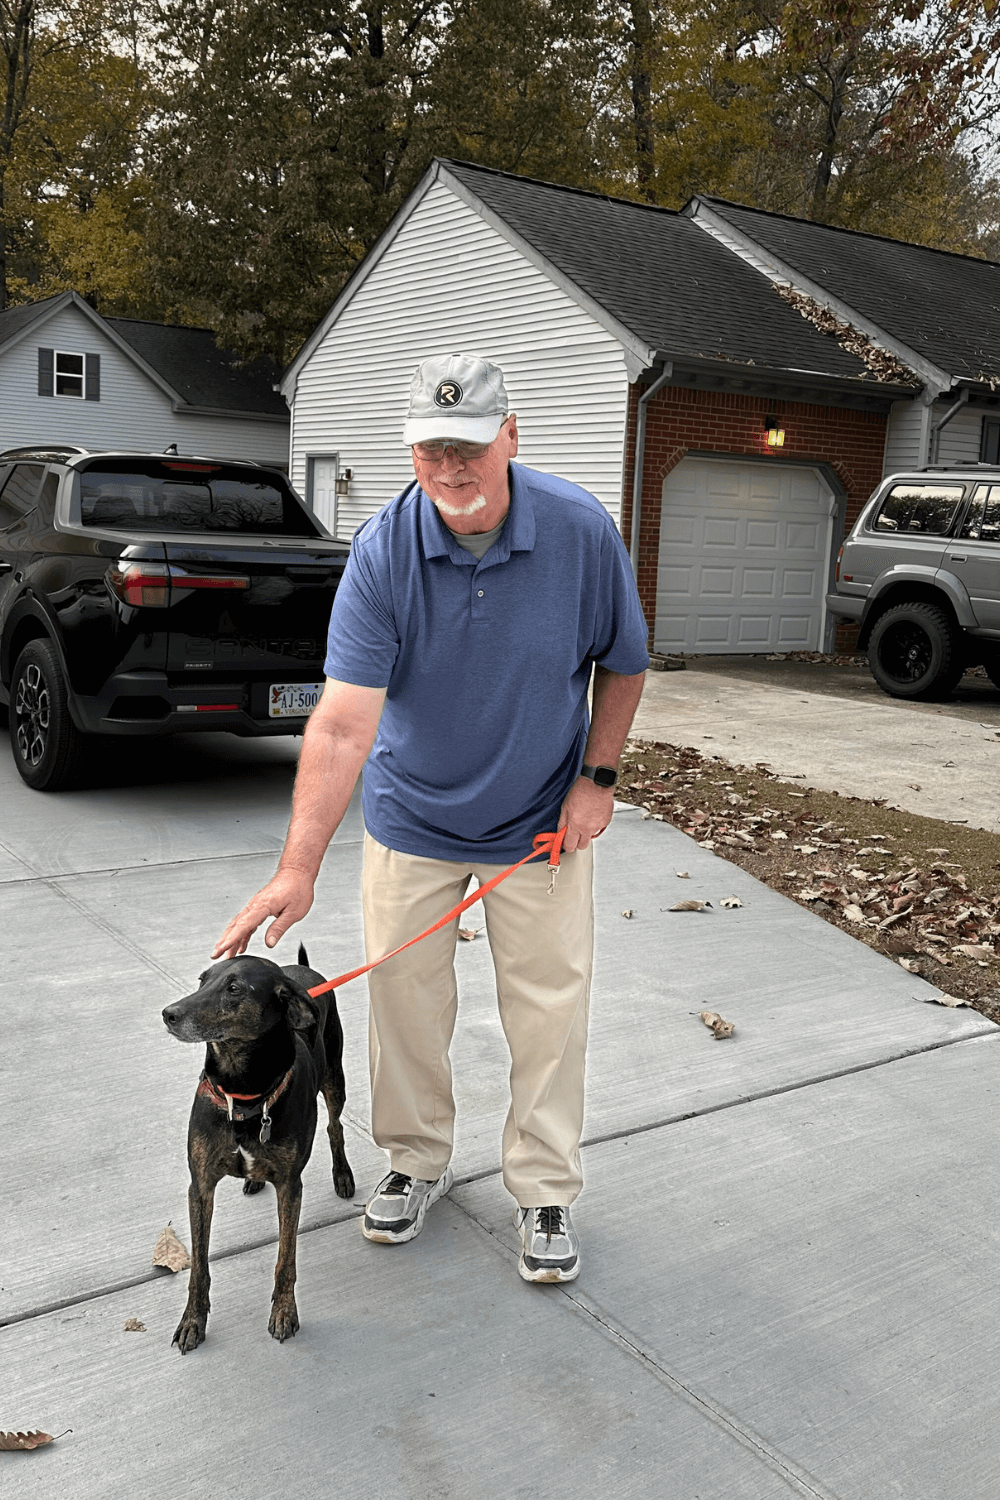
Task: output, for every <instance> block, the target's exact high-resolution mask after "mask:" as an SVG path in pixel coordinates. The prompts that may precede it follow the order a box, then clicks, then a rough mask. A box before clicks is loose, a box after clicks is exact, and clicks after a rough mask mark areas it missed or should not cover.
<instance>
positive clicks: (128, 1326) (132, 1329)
mask: <svg viewBox="0 0 1000 1500" xmlns="http://www.w3.org/2000/svg"><path fill="white" fill-rule="evenodd" d="M123 1331H124V1332H125V1333H145V1332H146V1325H145V1323H140V1322H139V1319H138V1318H127V1319H126V1321H125V1328H124V1330H123Z"/></svg>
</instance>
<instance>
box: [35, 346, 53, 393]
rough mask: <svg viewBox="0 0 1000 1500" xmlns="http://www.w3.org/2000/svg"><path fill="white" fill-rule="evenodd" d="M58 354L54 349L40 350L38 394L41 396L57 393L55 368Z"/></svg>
mask: <svg viewBox="0 0 1000 1500" xmlns="http://www.w3.org/2000/svg"><path fill="white" fill-rule="evenodd" d="M55 362H56V356H55V351H54V350H53V349H39V351H38V394H39V395H40V396H54V395H55V393H56V392H55V377H54V374H53V371H54V369H55Z"/></svg>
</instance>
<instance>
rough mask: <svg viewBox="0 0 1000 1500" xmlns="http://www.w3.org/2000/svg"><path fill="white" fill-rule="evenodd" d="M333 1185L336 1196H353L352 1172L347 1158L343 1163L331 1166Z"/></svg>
mask: <svg viewBox="0 0 1000 1500" xmlns="http://www.w3.org/2000/svg"><path fill="white" fill-rule="evenodd" d="M333 1186H334V1191H335V1192H336V1194H337V1197H338V1198H353V1197H354V1192H355V1188H354V1173H353V1172H352V1171H351V1169H350V1167H349V1166H348V1165H347V1158H346V1157H345V1158H344V1161H343V1163H342V1164H341V1163H335V1164H334V1168H333Z"/></svg>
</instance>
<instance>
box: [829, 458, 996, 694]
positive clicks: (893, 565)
mask: <svg viewBox="0 0 1000 1500" xmlns="http://www.w3.org/2000/svg"><path fill="white" fill-rule="evenodd" d="M826 602H827V607H828V608H829V610H830V611H831V613H832V614H835V615H841V616H843V617H845V618H846V619H849V620H857V621H858V622H859V623H860V626H861V631H860V635H859V638H858V646H859V649H861V650H864V649H865V648H866V647H867V650H868V662H869V665H870V666H871V669H872V675H873V676H874V678H875V681H876V682H877V683H878V684H879V686H880V687H881V688H882V689H884V691H885V692H887V693H889V694H891V696H892V697H894V698H942V697H946V696H947V695H948V694H949V693H950V692H951V691H952V690H953V688H954V687H955V685H956V683H957V682H958V680H959V678H960V677H961V675H962V673H963V672H964V671H965V669H966V667H969V666H974V665H976V664H977V663H980V662H981V663H982V665H983V666H984V667H985V668H986V671H987V673H988V674H989V676H990V678H991V680H992V681H993V682H995V683H996V685H997V686H998V687H1000V469H998V468H997V467H996V466H994V465H989V464H962V465H958V466H957V467H956V466H952V467H949V468H940V467H937V468H926V469H915V470H913V471H911V472H910V473H905V474H892V475H890V477H889V478H888V479H884V480H883V481H882V483H881V484H880V485H879V487H878V489H877V490H876V491H875V493H874V495H873V496H872V498H871V499H870V500H869V501H868V504H867V505H866V506H865V508H864V510H863V511H862V512H861V514H860V516H859V517H858V519H857V521H856V522H855V524H854V528H853V530H852V531H851V534H850V536H849V537H848V538H847V540H846V541H845V542H844V545H843V546H842V547H841V549H840V555H839V557H838V558H837V571H836V591H835V592H834V593H832V594H828V595H827V601H826Z"/></svg>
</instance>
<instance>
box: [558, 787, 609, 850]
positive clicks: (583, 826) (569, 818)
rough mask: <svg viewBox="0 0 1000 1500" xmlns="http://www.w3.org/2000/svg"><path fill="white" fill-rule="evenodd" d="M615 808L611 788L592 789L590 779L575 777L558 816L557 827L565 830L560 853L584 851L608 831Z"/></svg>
mask: <svg viewBox="0 0 1000 1500" xmlns="http://www.w3.org/2000/svg"><path fill="white" fill-rule="evenodd" d="M614 807H615V793H614V788H613V787H603V786H595V785H594V783H593V782H592V781H591V780H590V779H589V777H587V776H578V777H577V779H576V780H575V781H574V783H573V785H572V786H571V787H570V789H569V793H568V795H567V797H566V801H565V802H564V803H563V805H562V808H561V809H560V812H559V827H560V828H565V829H566V837H565V838H564V839H563V853H564V854H569V853H571V851H572V850H574V849H586V847H587V845H588V844H589V843H590V841H591V839H595V838H596V837H597V835H598V834H599V833H603V832H604V830H605V828H607V826H608V824H609V823H610V822H611V814H612V813H613V812H614Z"/></svg>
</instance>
